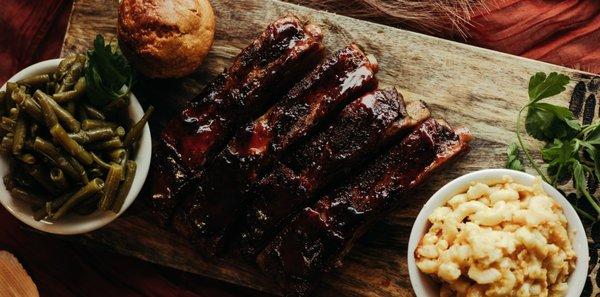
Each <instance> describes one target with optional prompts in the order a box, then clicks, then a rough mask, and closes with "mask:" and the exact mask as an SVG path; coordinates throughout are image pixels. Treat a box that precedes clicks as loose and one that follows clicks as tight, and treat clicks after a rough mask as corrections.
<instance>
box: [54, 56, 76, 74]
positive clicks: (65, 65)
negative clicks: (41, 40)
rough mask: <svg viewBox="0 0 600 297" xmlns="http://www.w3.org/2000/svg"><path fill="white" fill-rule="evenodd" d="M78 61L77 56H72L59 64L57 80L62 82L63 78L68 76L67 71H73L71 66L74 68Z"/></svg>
mask: <svg viewBox="0 0 600 297" xmlns="http://www.w3.org/2000/svg"><path fill="white" fill-rule="evenodd" d="M76 60H77V55H70V56H67V57H66V58H64V59H62V61H60V63H58V67H57V68H56V78H57V79H58V80H62V79H63V77H64V76H65V75H66V74H67V71H69V69H71V66H73V64H74V63H75V61H76Z"/></svg>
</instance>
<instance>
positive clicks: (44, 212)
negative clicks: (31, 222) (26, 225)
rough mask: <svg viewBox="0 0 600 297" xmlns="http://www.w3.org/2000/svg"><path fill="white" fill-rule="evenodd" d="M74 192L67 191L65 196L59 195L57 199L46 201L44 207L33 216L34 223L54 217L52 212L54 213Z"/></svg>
mask: <svg viewBox="0 0 600 297" xmlns="http://www.w3.org/2000/svg"><path fill="white" fill-rule="evenodd" d="M74 193H75V191H69V192H67V193H65V194H62V195H60V196H59V197H58V198H56V199H54V200H52V201H48V202H46V203H45V205H44V207H42V208H40V209H39V210H37V211H36V212H35V213H34V214H33V218H34V219H35V220H36V221H39V220H43V219H46V218H48V217H51V216H52V215H54V211H56V210H57V209H58V208H59V207H61V206H62V205H63V204H65V202H67V200H68V199H69V198H71V196H73V194H74Z"/></svg>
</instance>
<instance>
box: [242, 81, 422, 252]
mask: <svg viewBox="0 0 600 297" xmlns="http://www.w3.org/2000/svg"><path fill="white" fill-rule="evenodd" d="M422 120H424V119H419V120H418V121H422ZM414 122H415V120H412V119H410V118H409V117H408V116H407V112H406V108H405V104H404V100H403V99H402V96H401V95H399V94H398V92H397V91H396V90H395V89H387V90H377V91H374V92H371V93H368V94H366V95H364V96H363V97H361V98H358V99H356V100H354V101H353V102H351V103H350V104H349V105H348V106H346V107H345V108H344V110H343V111H342V112H341V113H340V116H339V117H338V118H336V119H335V120H334V121H332V122H331V124H330V125H329V126H328V127H327V128H326V129H324V130H322V131H320V132H319V133H318V134H316V135H314V136H313V137H310V138H309V139H307V141H305V142H303V143H302V144H300V145H298V146H297V147H295V148H294V149H293V150H292V151H291V152H289V153H287V154H286V157H285V158H284V160H283V163H285V164H286V165H287V166H286V165H284V164H281V163H278V164H277V165H276V166H274V168H273V170H272V171H271V172H270V173H269V174H268V175H266V176H265V178H263V179H262V180H261V181H260V182H259V183H258V184H257V186H256V187H254V189H253V190H252V196H253V199H252V202H251V204H250V206H249V207H248V210H247V212H246V214H245V216H244V218H243V219H244V221H243V223H242V224H241V228H242V234H241V241H242V252H243V253H244V254H246V255H253V254H255V253H256V252H257V251H259V250H260V248H262V247H263V245H264V244H265V243H266V241H267V240H268V239H270V238H271V236H272V234H273V233H274V232H276V231H277V230H278V229H279V225H281V223H282V222H283V221H284V219H286V218H289V216H291V215H292V214H294V213H295V212H297V211H299V210H300V209H302V207H304V206H306V204H308V203H309V202H310V201H311V200H312V198H313V196H314V194H315V193H316V192H317V191H319V190H321V189H323V188H324V187H325V186H327V185H329V184H330V183H331V182H333V181H334V180H336V179H342V178H343V177H345V176H346V175H347V174H348V172H350V170H352V169H353V168H356V167H358V166H359V165H360V164H361V163H362V162H361V161H362V160H365V159H366V157H367V156H369V155H370V154H373V153H375V152H376V151H378V150H379V149H380V148H381V147H382V146H383V145H385V144H386V143H389V142H390V141H391V140H393V139H396V138H397V137H398V136H399V135H401V134H404V133H403V132H405V131H408V130H409V129H410V128H411V127H413V126H414Z"/></svg>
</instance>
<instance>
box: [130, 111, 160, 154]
mask: <svg viewBox="0 0 600 297" xmlns="http://www.w3.org/2000/svg"><path fill="white" fill-rule="evenodd" d="M152 112H154V106H150V107H148V109H147V110H146V112H145V113H144V116H142V118H141V119H140V120H139V121H138V122H137V123H135V125H133V127H131V129H130V130H129V132H127V135H125V139H124V140H123V144H124V145H125V147H129V146H130V145H132V144H134V143H136V142H137V141H138V140H139V139H140V137H141V136H142V133H143V132H144V126H145V125H146V123H147V122H148V119H150V116H151V115H152Z"/></svg>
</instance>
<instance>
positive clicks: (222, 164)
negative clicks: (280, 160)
mask: <svg viewBox="0 0 600 297" xmlns="http://www.w3.org/2000/svg"><path fill="white" fill-rule="evenodd" d="M376 72H377V62H376V61H375V59H374V58H373V57H372V56H367V55H365V54H364V53H363V52H362V51H361V50H360V49H359V48H358V47H357V46H356V45H354V44H351V45H349V46H347V47H346V48H343V49H341V50H339V51H337V52H336V53H334V54H332V55H331V56H330V57H328V58H327V59H326V60H325V61H323V62H322V63H320V64H319V65H318V66H317V67H316V68H315V69H314V70H313V71H311V72H310V73H309V74H308V75H307V76H306V77H304V78H303V79H302V80H301V81H300V82H299V83H297V84H296V85H295V86H294V87H293V88H292V89H291V90H290V91H289V92H288V93H287V94H286V95H285V96H284V98H283V99H282V100H280V101H278V102H277V103H276V104H275V105H274V106H272V107H271V108H270V109H269V110H268V111H267V112H266V113H265V114H264V115H262V116H261V117H259V118H258V119H256V120H255V121H253V122H251V123H249V124H248V125H247V126H246V128H245V129H243V130H242V131H240V132H239V133H238V134H237V135H236V136H234V138H233V139H232V140H231V141H230V142H229V144H228V145H227V146H226V148H225V149H224V150H223V151H222V152H221V153H220V154H219V155H218V156H217V157H216V159H215V161H214V162H213V164H212V165H211V166H210V167H208V168H207V170H206V171H205V173H204V174H203V176H202V180H201V182H200V185H201V190H200V191H197V193H196V195H194V197H191V198H189V199H186V200H187V201H185V202H184V204H183V207H182V208H181V209H179V210H177V211H176V215H175V218H174V226H175V228H176V229H177V230H178V231H179V232H181V233H182V234H184V235H185V236H186V237H188V238H191V239H192V241H193V242H195V244H196V245H197V246H198V248H199V249H200V250H202V251H204V252H205V253H206V254H214V253H215V252H217V251H219V250H221V248H222V246H223V243H224V241H225V240H226V235H227V234H228V233H229V230H230V229H231V228H232V227H233V226H234V224H235V223H236V222H237V220H238V217H239V216H241V214H242V210H243V209H244V208H245V205H246V203H245V197H246V196H245V191H246V189H247V187H248V186H249V185H250V184H252V183H253V182H254V181H255V180H256V179H257V177H258V176H259V175H260V172H261V171H262V170H263V169H264V168H265V167H267V166H268V165H269V164H270V163H271V161H272V160H273V159H275V158H277V156H279V155H281V153H282V152H283V151H285V150H286V149H287V148H288V147H289V146H291V145H293V144H295V143H297V142H299V141H300V140H301V139H304V138H305V137H306V136H307V135H308V134H309V133H311V131H313V130H315V129H317V128H316V127H318V126H319V125H320V124H321V123H322V122H324V121H326V120H328V118H330V117H333V116H334V115H335V114H336V113H337V112H338V111H339V110H341V109H342V108H343V107H344V105H346V104H347V103H348V102H349V101H351V100H353V99H354V98H357V97H359V96H360V95H362V94H364V92H367V91H370V90H372V89H374V88H375V87H376V86H377V80H376V78H375V73H376Z"/></svg>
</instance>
